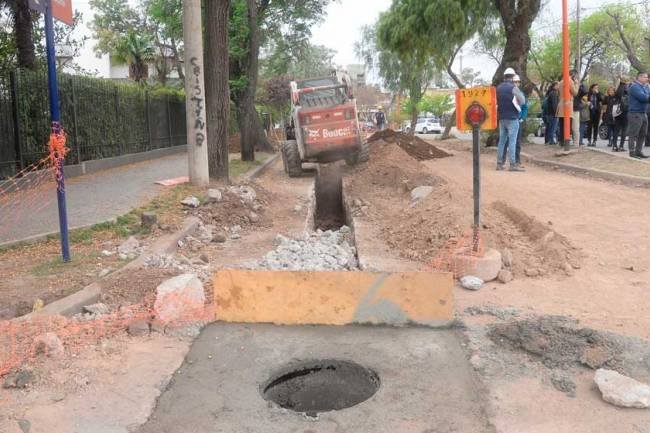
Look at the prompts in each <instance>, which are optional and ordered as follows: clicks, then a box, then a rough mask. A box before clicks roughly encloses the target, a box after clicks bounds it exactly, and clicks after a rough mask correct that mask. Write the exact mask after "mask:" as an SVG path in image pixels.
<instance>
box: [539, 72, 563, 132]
mask: <svg viewBox="0 0 650 433" xmlns="http://www.w3.org/2000/svg"><path fill="white" fill-rule="evenodd" d="M558 98H559V95H558V83H557V81H555V82H553V83H552V84H551V87H549V89H548V90H547V91H546V107H545V108H546V109H545V111H544V113H543V114H544V118H545V119H546V133H545V134H544V144H557V140H556V132H557V116H556V113H557V104H558Z"/></svg>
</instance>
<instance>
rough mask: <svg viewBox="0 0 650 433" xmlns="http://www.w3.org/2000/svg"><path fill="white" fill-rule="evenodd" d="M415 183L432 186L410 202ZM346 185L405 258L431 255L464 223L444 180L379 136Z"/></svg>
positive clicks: (461, 227)
mask: <svg viewBox="0 0 650 433" xmlns="http://www.w3.org/2000/svg"><path fill="white" fill-rule="evenodd" d="M381 133H382V134H384V133H385V131H382V132H381ZM419 186H430V187H431V188H432V191H431V193H430V194H429V195H428V196H427V197H425V198H424V199H422V200H420V201H419V202H417V203H414V202H412V200H411V191H412V190H413V189H414V188H416V187H419ZM345 190H346V191H347V193H348V194H350V196H351V198H352V199H353V200H352V201H353V202H357V203H360V204H361V205H362V207H367V208H368V211H367V212H366V213H365V214H364V215H363V216H364V217H367V218H369V219H370V220H372V221H373V222H375V223H376V224H377V225H378V226H379V228H380V230H381V233H382V235H383V238H384V240H385V242H386V243H387V244H388V245H389V246H390V247H392V248H394V249H396V250H397V251H399V253H400V255H401V256H402V257H405V258H408V259H413V260H418V261H423V262H426V261H428V260H430V259H431V258H432V257H433V256H434V255H435V254H436V253H437V251H438V249H439V248H440V247H441V246H443V245H444V244H445V243H446V242H447V241H448V240H449V239H450V238H453V237H455V236H457V235H458V234H459V233H461V232H462V231H463V228H464V227H466V222H465V221H462V218H460V217H459V214H458V208H457V206H456V205H455V204H454V196H453V194H452V193H451V191H450V190H449V187H448V185H447V183H446V181H445V180H444V179H442V178H439V177H436V176H433V175H431V174H429V173H428V170H427V168H426V167H424V166H423V165H422V164H421V163H420V162H418V161H416V160H415V159H413V157H411V156H410V155H409V154H407V153H406V151H404V150H403V149H402V148H401V147H399V146H395V145H394V144H392V143H389V142H386V141H384V140H377V141H375V142H373V144H372V145H371V146H370V161H369V163H368V164H365V165H363V166H361V167H359V168H357V169H355V170H354V172H352V173H351V174H350V175H349V176H347V178H346V188H345Z"/></svg>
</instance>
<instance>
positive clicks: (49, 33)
mask: <svg viewBox="0 0 650 433" xmlns="http://www.w3.org/2000/svg"><path fill="white" fill-rule="evenodd" d="M45 43H46V45H47V81H48V88H49V91H50V115H51V118H52V133H53V134H60V133H61V113H60V111H59V88H58V85H57V82H56V54H55V50H54V21H53V19H52V0H48V1H47V5H46V8H45ZM56 163H57V167H56V169H57V173H59V175H58V176H57V188H56V198H57V201H58V204H59V231H60V233H61V254H62V255H63V261H64V262H69V261H70V241H69V238H68V212H67V210H66V205H65V181H64V178H63V163H64V161H63V158H59V159H57V161H56Z"/></svg>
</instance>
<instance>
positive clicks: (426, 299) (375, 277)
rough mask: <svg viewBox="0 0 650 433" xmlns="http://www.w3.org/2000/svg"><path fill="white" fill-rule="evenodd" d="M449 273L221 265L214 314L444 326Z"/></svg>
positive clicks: (449, 311)
mask: <svg viewBox="0 0 650 433" xmlns="http://www.w3.org/2000/svg"><path fill="white" fill-rule="evenodd" d="M452 290H453V278H452V275H451V274H450V273H436V272H405V273H372V272H349V271H347V272H346V271H340V272H338V271H324V272H311V271H298V272H284V271H250V270H221V271H218V272H217V273H216V274H215V276H214V299H215V305H216V320H220V321H225V322H240V323H273V324H277V325H348V324H376V325H391V326H404V325H409V324H417V325H424V326H446V325H449V324H450V323H451V321H452V320H453V316H454V305H453V292H452Z"/></svg>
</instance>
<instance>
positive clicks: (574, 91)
mask: <svg viewBox="0 0 650 433" xmlns="http://www.w3.org/2000/svg"><path fill="white" fill-rule="evenodd" d="M570 77H571V81H570V82H569V93H570V95H571V96H572V97H573V98H576V97H577V96H578V91H579V90H580V83H579V82H578V74H577V72H576V71H575V69H574V70H571V73H570ZM563 89H564V79H562V80H561V81H560V83H559V94H560V97H559V98H558V105H557V113H556V115H557V117H558V123H559V125H560V140H561V141H562V140H564V91H563ZM572 113H573V112H572ZM579 114H580V111H578V116H576V117H577V120H576V121H573V122H572V124H571V127H572V128H571V130H572V131H573V143H574V144H577V143H578V140H579V139H580V131H579V130H578V129H579V125H578V123H577V122H580V118H579ZM573 117H574V116H573V114H572V115H571V119H572V120H573ZM565 148H566V146H565Z"/></svg>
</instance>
